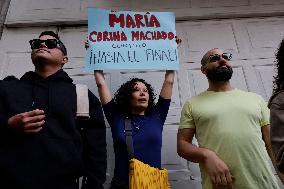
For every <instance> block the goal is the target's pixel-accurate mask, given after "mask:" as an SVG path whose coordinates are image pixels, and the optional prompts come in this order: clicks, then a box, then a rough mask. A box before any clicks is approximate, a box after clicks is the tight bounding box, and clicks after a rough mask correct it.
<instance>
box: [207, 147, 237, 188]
mask: <svg viewBox="0 0 284 189" xmlns="http://www.w3.org/2000/svg"><path fill="white" fill-rule="evenodd" d="M204 163H205V169H206V171H207V173H208V175H209V177H210V179H211V182H212V185H213V188H214V189H231V188H232V184H233V177H232V175H231V173H230V170H229V168H228V166H227V165H226V164H225V163H224V161H223V160H221V159H220V158H219V157H218V156H217V155H216V154H215V152H213V151H210V150H208V151H207V153H206V159H205V162H204Z"/></svg>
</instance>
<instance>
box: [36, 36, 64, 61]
mask: <svg viewBox="0 0 284 189" xmlns="http://www.w3.org/2000/svg"><path fill="white" fill-rule="evenodd" d="M44 35H49V36H52V37H54V38H55V39H57V40H58V45H59V47H60V48H59V49H60V50H61V51H62V53H63V55H64V56H67V49H66V47H65V45H64V44H63V43H62V41H60V38H59V36H58V35H57V34H56V33H54V32H53V31H43V32H41V34H40V35H39V36H38V37H39V38H40V37H41V36H44Z"/></svg>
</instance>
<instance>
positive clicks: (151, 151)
mask: <svg viewBox="0 0 284 189" xmlns="http://www.w3.org/2000/svg"><path fill="white" fill-rule="evenodd" d="M180 42H181V40H180V39H178V40H177V43H178V44H179V43H180ZM94 75H95V79H96V84H97V87H98V91H99V96H100V100H101V103H102V105H103V109H104V113H105V116H106V118H107V120H108V123H109V125H110V127H111V131H112V137H113V144H114V145H113V146H114V152H115V169H114V177H113V180H112V183H111V189H127V188H128V182H129V179H128V175H129V157H128V151H127V145H126V137H125V119H127V118H129V119H130V121H131V128H132V139H133V149H134V154H135V158H136V159H138V160H140V161H142V162H144V163H146V164H149V165H150V166H152V167H156V168H161V148H162V131H163V125H164V122H165V120H166V117H167V113H168V110H169V107H170V101H171V96H172V88H173V84H174V78H175V72H174V71H172V70H168V71H166V73H165V79H164V82H163V86H162V89H161V91H160V95H159V99H158V102H157V103H156V104H155V103H154V100H155V94H154V91H153V88H152V86H151V85H150V84H148V83H147V82H146V81H145V80H143V79H139V78H133V79H130V80H129V81H127V82H125V83H124V84H122V85H121V86H120V88H119V89H118V90H117V92H116V93H115V95H114V97H112V95H111V92H110V90H109V88H108V86H107V83H106V81H105V79H104V75H103V72H102V71H95V72H94Z"/></svg>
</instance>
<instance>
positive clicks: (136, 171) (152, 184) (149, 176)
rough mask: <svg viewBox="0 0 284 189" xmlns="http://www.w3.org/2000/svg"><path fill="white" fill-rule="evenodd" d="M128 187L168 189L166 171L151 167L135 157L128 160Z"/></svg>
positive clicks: (132, 188)
mask: <svg viewBox="0 0 284 189" xmlns="http://www.w3.org/2000/svg"><path fill="white" fill-rule="evenodd" d="M129 163H130V164H129V189H169V188H170V184H169V181H168V171H167V170H166V169H158V168H155V167H151V166H150V165H148V164H145V163H143V162H141V161H139V160H137V159H135V158H132V159H131V160H129Z"/></svg>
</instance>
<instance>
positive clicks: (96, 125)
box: [77, 91, 107, 189]
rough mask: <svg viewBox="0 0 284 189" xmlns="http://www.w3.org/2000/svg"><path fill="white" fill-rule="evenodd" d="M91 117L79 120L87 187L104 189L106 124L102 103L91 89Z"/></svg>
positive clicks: (88, 188) (89, 188)
mask: <svg viewBox="0 0 284 189" xmlns="http://www.w3.org/2000/svg"><path fill="white" fill-rule="evenodd" d="M89 104H90V119H89V120H77V124H78V125H77V126H78V127H79V128H83V130H82V131H81V134H82V140H83V161H84V165H85V169H86V177H87V181H86V188H87V189H92V188H98V189H103V184H104V182H105V180H106V168H107V150H106V126H105V122H104V117H103V111H102V107H101V104H100V102H99V100H98V98H97V97H95V96H94V95H93V94H92V93H91V92H90V91H89Z"/></svg>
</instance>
